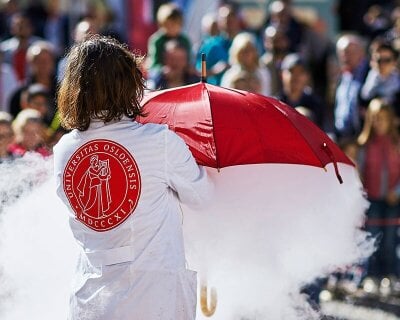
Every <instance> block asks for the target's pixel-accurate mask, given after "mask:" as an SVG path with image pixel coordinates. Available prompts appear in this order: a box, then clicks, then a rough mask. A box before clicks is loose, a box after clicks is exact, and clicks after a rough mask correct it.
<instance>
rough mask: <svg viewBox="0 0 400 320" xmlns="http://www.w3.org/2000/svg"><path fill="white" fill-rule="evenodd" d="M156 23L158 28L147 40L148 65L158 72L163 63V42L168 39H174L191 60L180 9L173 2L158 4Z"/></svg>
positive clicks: (189, 45)
mask: <svg viewBox="0 0 400 320" xmlns="http://www.w3.org/2000/svg"><path fill="white" fill-rule="evenodd" d="M157 23H158V25H159V29H158V30H157V31H156V32H155V33H153V34H152V35H151V37H150V39H149V42H148V62H147V63H148V67H149V69H151V70H153V71H155V72H158V71H159V70H160V69H161V68H162V65H163V55H164V51H165V44H166V43H167V42H168V41H169V40H176V41H178V42H179V43H180V45H181V46H182V47H183V48H185V50H186V52H187V56H188V57H189V60H191V53H192V51H191V50H192V49H191V43H190V40H189V38H188V37H187V36H186V35H185V34H184V33H183V32H182V25H183V15H182V12H181V10H180V9H179V8H178V7H177V6H176V5H175V4H173V3H167V4H163V5H161V6H160V8H159V9H158V11H157Z"/></svg>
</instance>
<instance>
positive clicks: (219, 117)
mask: <svg viewBox="0 0 400 320" xmlns="http://www.w3.org/2000/svg"><path fill="white" fill-rule="evenodd" d="M142 106H143V107H144V110H145V111H146V112H147V113H148V116H147V117H145V118H141V119H139V121H140V122H142V123H149V122H150V123H162V124H168V126H169V128H170V129H171V130H173V131H175V132H176V133H177V134H178V135H180V136H181V137H182V138H183V139H184V140H185V142H186V143H187V145H188V146H189V148H190V150H191V152H192V153H193V155H194V157H195V159H196V160H197V162H198V163H199V164H201V165H205V166H208V167H212V168H217V169H220V168H223V167H229V166H235V165H243V164H259V163H287V164H304V165H310V166H317V167H323V168H324V167H325V166H326V165H327V164H328V163H331V162H332V163H333V164H334V166H335V171H336V174H337V176H338V179H339V181H341V177H340V175H339V172H338V169H337V165H336V162H342V163H346V164H352V162H351V161H350V160H349V159H348V158H347V156H346V155H345V154H344V153H343V152H342V151H341V150H340V149H339V148H338V146H337V145H336V144H335V143H334V142H333V141H332V140H331V139H330V138H329V137H328V136H327V135H326V134H325V133H324V132H323V131H322V130H320V129H319V128H318V127H317V126H316V125H314V124H313V123H312V122H311V121H310V120H308V119H307V118H306V117H304V116H303V115H301V114H300V113H298V112H297V111H296V110H295V109H294V108H292V107H290V106H287V105H286V104H284V103H282V102H280V101H278V100H276V99H273V98H270V97H265V96H261V95H258V94H253V93H249V92H245V91H240V90H233V89H227V88H222V87H218V86H214V85H210V84H207V83H204V82H201V83H197V84H194V85H188V86H183V87H178V88H173V89H168V90H161V91H156V92H152V93H149V94H148V95H146V97H145V98H144V100H143V102H142Z"/></svg>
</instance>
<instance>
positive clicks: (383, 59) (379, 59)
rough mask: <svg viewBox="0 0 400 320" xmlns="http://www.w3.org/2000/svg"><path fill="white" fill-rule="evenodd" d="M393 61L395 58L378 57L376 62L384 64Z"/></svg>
mask: <svg viewBox="0 0 400 320" xmlns="http://www.w3.org/2000/svg"><path fill="white" fill-rule="evenodd" d="M392 61H393V58H378V59H376V63H378V64H383V63H390V62H392Z"/></svg>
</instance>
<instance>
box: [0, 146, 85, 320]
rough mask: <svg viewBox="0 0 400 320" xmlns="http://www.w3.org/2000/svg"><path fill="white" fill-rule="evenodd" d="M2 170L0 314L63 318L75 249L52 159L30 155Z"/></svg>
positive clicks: (13, 319)
mask: <svg viewBox="0 0 400 320" xmlns="http://www.w3.org/2000/svg"><path fill="white" fill-rule="evenodd" d="M0 175H1V176H2V177H6V178H5V179H3V178H2V180H1V188H0V194H1V199H2V202H3V205H2V211H3V212H2V213H1V214H0V234H1V237H0V318H1V319H3V320H22V319H32V320H36V319H38V320H39V319H41V320H47V319H48V320H50V319H65V318H66V314H67V307H68V299H69V289H70V282H71V279H72V274H73V271H74V265H75V256H76V252H77V249H76V247H75V245H74V240H73V238H72V234H71V232H70V231H69V228H68V221H67V214H66V210H65V209H64V207H63V204H62V203H61V201H60V200H58V198H57V197H56V195H55V185H54V180H53V179H51V178H50V177H51V175H52V159H51V158H49V159H46V160H45V159H43V158H41V157H40V156H37V155H31V154H28V155H26V156H24V158H21V159H18V160H16V161H15V162H13V163H12V164H2V165H0Z"/></svg>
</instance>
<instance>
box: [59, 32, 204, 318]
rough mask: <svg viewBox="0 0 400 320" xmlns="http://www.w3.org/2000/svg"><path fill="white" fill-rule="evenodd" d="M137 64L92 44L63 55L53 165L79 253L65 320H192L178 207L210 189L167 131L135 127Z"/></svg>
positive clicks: (104, 44)
mask: <svg viewBox="0 0 400 320" xmlns="http://www.w3.org/2000/svg"><path fill="white" fill-rule="evenodd" d="M139 63H140V62H139V59H138V57H136V56H135V55H134V54H132V53H131V52H130V51H129V50H128V49H127V48H126V47H125V46H124V45H122V44H120V43H118V42H117V41H115V40H112V39H110V38H105V37H99V36H94V37H92V38H89V39H88V40H86V41H83V42H81V43H78V44H76V45H75V46H74V47H73V48H72V49H71V51H70V52H69V54H68V58H67V66H66V73H65V77H64V79H63V80H62V82H61V85H60V89H59V94H58V106H59V113H60V120H61V124H62V126H63V127H64V128H65V129H68V130H71V132H70V133H67V134H65V135H64V136H63V137H62V138H61V139H60V141H59V142H58V143H57V145H56V146H55V147H54V163H55V176H56V182H57V193H58V195H59V197H60V198H61V199H62V200H63V202H64V203H65V204H66V206H67V207H68V209H69V212H70V216H69V221H70V227H71V230H72V233H73V235H74V237H75V239H76V241H77V243H78V244H79V246H80V248H81V250H80V251H81V254H80V256H79V261H78V268H77V270H76V277H75V282H74V285H73V289H72V295H71V300H70V314H69V318H68V319H70V320H81V319H85V320H94V319H96V320H110V319H118V320H144V319H145V320H156V319H157V320H158V319H174V320H194V319H195V312H196V273H195V272H193V271H190V270H187V269H186V265H185V254H184V246H183V236H182V220H181V212H180V210H179V203H184V204H186V205H187V206H194V205H196V206H197V205H201V204H203V203H205V202H206V201H207V198H208V196H209V194H210V188H209V183H208V179H207V174H206V171H205V169H204V168H203V167H199V166H198V165H197V164H196V162H195V161H194V158H193V157H192V155H191V153H190V152H189V149H188V147H187V146H186V145H185V143H184V142H183V140H182V139H181V138H179V137H178V136H177V135H176V134H175V133H174V132H172V131H170V130H168V128H167V127H166V126H163V125H156V124H145V125H142V124H140V123H138V122H136V121H135V118H136V117H137V116H144V114H143V112H142V110H141V109H140V104H139V103H140V100H141V98H142V96H143V91H144V79H143V76H142V73H141V71H140V68H139ZM60 250H62V248H60Z"/></svg>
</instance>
